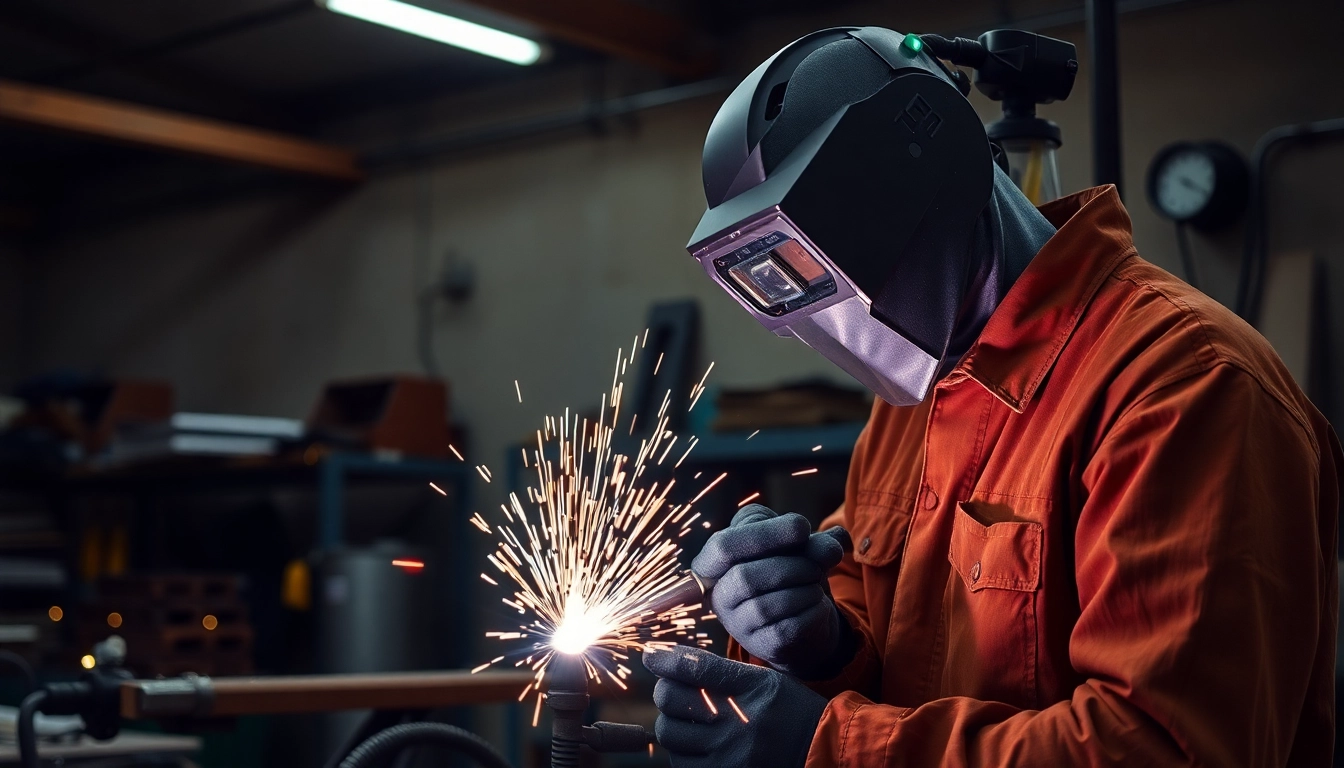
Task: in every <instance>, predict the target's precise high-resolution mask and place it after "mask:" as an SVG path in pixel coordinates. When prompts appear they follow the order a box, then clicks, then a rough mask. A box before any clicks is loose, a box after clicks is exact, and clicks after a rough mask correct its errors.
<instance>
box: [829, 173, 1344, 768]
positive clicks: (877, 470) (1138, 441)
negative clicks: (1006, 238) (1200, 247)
mask: <svg viewBox="0 0 1344 768" xmlns="http://www.w3.org/2000/svg"><path fill="white" fill-rule="evenodd" d="M1042 213H1044V214H1045V216H1046V217H1047V218H1048V219H1049V220H1050V221H1051V223H1053V224H1054V225H1055V226H1056V227H1057V228H1058V233H1057V234H1056V235H1055V236H1054V237H1053V238H1051V239H1050V241H1049V242H1048V243H1047V244H1046V245H1045V247H1044V248H1042V249H1041V251H1040V253H1039V254H1038V255H1037V256H1036V258H1035V259H1034V260H1033V261H1032V262H1031V264H1030V265H1029V266H1028V267H1027V269H1026V271H1025V272H1024V273H1023V274H1022V276H1021V277H1020V278H1019V279H1018V281H1017V282H1016V284H1014V285H1013V287H1012V289H1011V290H1010V291H1009V293H1008V295H1007V296H1006V297H1005V299H1004V301H1003V303H1002V304H1001V305H1000V306H999V307H998V309H997V310H996V311H995V312H994V313H993V315H992V316H991V317H990V318H989V321H988V323H987V324H986V325H985V328H984V330H983V331H982V332H981V334H980V337H979V339H978V341H976V342H975V344H974V345H973V346H972V348H971V349H970V350H969V351H968V352H967V354H966V355H965V357H964V358H963V359H962V361H961V362H960V364H959V365H958V366H957V367H956V368H955V369H954V370H953V371H952V373H951V374H949V375H948V376H947V377H946V378H945V379H944V380H942V381H941V382H939V383H938V384H937V386H936V387H935V388H934V391H933V393H932V394H931V395H930V397H929V398H928V399H927V400H926V401H925V402H924V403H923V404H921V405H918V406H914V407H910V408H895V407H892V406H889V405H887V404H886V403H883V402H882V401H881V400H878V401H877V404H876V407H875V408H874V409H873V413H872V418H871V419H870V421H869V422H868V426H867V428H866V429H865V430H864V432H863V435H862V436H861V437H860V438H859V441H858V444H857V445H856V447H855V449H854V458H853V463H852V465H851V468H850V471H849V480H848V486H847V489H846V493H845V503H844V506H843V508H842V509H841V510H840V511H839V512H837V513H836V515H835V516H833V517H832V518H831V520H829V521H828V522H827V524H830V523H835V522H841V523H843V524H844V525H845V526H846V527H848V528H849V530H850V532H851V533H852V534H853V537H854V542H855V549H854V553H853V554H852V556H849V557H847V558H846V559H845V561H844V562H843V563H842V564H841V565H840V566H839V567H838V568H837V569H836V571H834V572H833V574H832V576H831V580H830V585H831V590H832V592H833V594H834V596H835V599H836V602H837V604H838V605H839V607H840V610H841V611H842V612H843V613H844V614H845V615H846V617H847V618H848V619H849V621H850V623H851V624H852V626H853V627H855V629H857V631H858V632H859V634H861V635H862V648H861V649H860V650H859V652H858V655H857V656H856V658H855V659H854V661H853V662H852V663H851V664H850V665H849V666H848V667H847V668H846V669H845V670H844V672H843V673H842V674H841V675H840V676H839V677H838V678H837V679H835V680H831V681H827V682H826V683H821V684H817V685H816V686H815V687H816V689H817V690H818V691H820V692H822V693H824V694H825V695H828V696H831V697H833V698H831V700H830V704H829V706H828V707H827V708H826V712H825V714H824V715H823V717H822V720H821V723H820V725H819V726H818V728H817V732H816V736H815V739H814V740H813V743H812V748H811V751H810V752H809V754H808V758H807V766H808V768H825V767H829V766H845V767H846V768H849V767H850V766H855V767H857V766H863V767H864V768H873V767H874V766H1007V765H1014V766H1052V767H1053V766H1103V765H1107V766H1109V765H1125V766H1135V765H1158V766H1169V765H1170V766H1174V765H1200V766H1239V767H1241V768H1245V767H1246V766H1285V765H1288V766H1327V765H1329V764H1330V757H1331V752H1332V748H1333V744H1334V674H1335V632H1336V617H1337V613H1338V594H1337V593H1338V589H1339V585H1338V581H1337V578H1338V577H1337V564H1336V526H1337V517H1338V505H1339V472H1340V468H1341V467H1342V466H1344V458H1342V457H1341V454H1340V448H1339V443H1338V440H1337V439H1336V437H1335V435H1334V432H1333V431H1332V430H1331V428H1330V426H1329V425H1328V424H1327V423H1326V421H1325V419H1324V418H1323V417H1322V416H1321V414H1320V413H1319V412H1317V410H1316V409H1315V408H1314V407H1313V406H1312V404H1311V403H1310V402H1309V401H1308V400H1307V397H1306V396H1305V395H1304V394H1303V393H1302V391H1301V389H1299V388H1298V386H1297V385H1296V384H1295V383H1294V382H1293V379H1292V377H1291V376H1290V375H1289V373H1288V371H1287V370H1286V369H1285V367H1284V365H1283V363H1282V362H1281V361H1280V360H1279V358H1278V357H1277V356H1276V355H1275V353H1274V351H1273V350H1272V349H1271V348H1270V346H1269V344H1268V343H1267V342H1266V341H1265V340H1264V339H1263V338H1262V337H1261V336H1260V335H1259V334H1257V333H1256V332H1255V331H1254V330H1253V329H1251V328H1250V327H1249V326H1248V325H1246V324H1245V323H1243V322H1242V321H1241V320H1240V319H1239V318H1237V317H1236V316H1235V315H1233V314H1232V313H1231V312H1229V311H1227V310H1226V309H1225V308H1223V307H1222V306H1220V305H1219V304H1217V303H1216V302H1214V301H1213V300H1211V299H1209V298H1207V297H1205V296H1204V295H1202V294H1200V293H1199V292H1197V291H1195V290H1194V289H1192V288H1190V287H1189V286H1187V285H1186V284H1184V283H1183V282H1181V281H1180V280H1178V279H1176V278H1174V277H1172V276H1171V275H1170V274H1168V273H1166V272H1164V271H1163V270H1161V269H1158V268H1157V267H1155V266H1153V265H1152V264H1149V263H1148V262H1146V261H1144V260H1142V259H1140V258H1139V257H1138V256H1137V255H1136V253H1135V250H1134V244H1133V242H1132V238H1131V234H1130V221H1129V215H1128V213H1126V211H1125V209H1124V207H1123V206H1122V205H1121V203H1120V199H1119V197H1118V195H1117V194H1116V191H1115V188H1114V187H1101V188H1097V189H1092V190H1088V191H1086V192H1082V193H1080V194H1077V195H1073V196H1071V197H1067V198H1064V199H1062V200H1059V201H1056V202H1054V203H1051V204H1049V205H1047V206H1045V207H1044V208H1042Z"/></svg>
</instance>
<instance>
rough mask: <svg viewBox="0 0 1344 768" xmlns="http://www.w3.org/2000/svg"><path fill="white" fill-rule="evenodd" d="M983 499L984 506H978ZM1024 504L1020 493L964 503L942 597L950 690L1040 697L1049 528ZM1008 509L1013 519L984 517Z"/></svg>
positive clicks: (1025, 702)
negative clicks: (1040, 619)
mask: <svg viewBox="0 0 1344 768" xmlns="http://www.w3.org/2000/svg"><path fill="white" fill-rule="evenodd" d="M1026 503H1027V504H1033V503H1034V504H1037V505H1043V504H1045V503H1046V502H1044V501H1041V500H1034V499H1028V500H1026ZM982 506H983V507H984V510H983V512H984V513H982V514H977V508H978V507H982ZM1008 507H1013V509H1011V510H1010V509H1008ZM1018 507H1020V504H1019V501H1018V500H1013V501H1011V502H1010V503H1009V504H1008V505H1000V504H982V503H980V502H959V503H958V504H957V509H956V512H955V519H954V522H953V528H952V538H951V543H950V545H949V547H948V553H947V559H948V560H949V561H950V562H951V563H952V569H951V571H950V572H949V574H948V580H947V590H946V592H945V594H944V603H943V621H944V631H945V636H946V638H947V657H946V661H945V663H944V666H943V690H942V694H943V695H944V696H971V697H974V698H978V699H982V700H986V701H1002V702H1005V703H1008V704H1013V705H1015V706H1020V707H1027V708H1031V707H1035V706H1037V704H1038V702H1037V699H1038V694H1037V689H1036V664H1037V651H1038V643H1037V616H1036V611H1037V597H1038V594H1039V590H1040V587H1041V547H1042V539H1043V538H1044V536H1043V530H1042V527H1041V524H1040V523H1037V522H1031V521H1029V520H1027V521H1023V520H1021V518H1022V517H1023V516H1024V513H1026V512H1027V510H1024V509H1019V508H1018ZM1026 516H1028V517H1037V516H1036V515H1026ZM1003 517H1011V518H1013V519H1012V520H1010V521H1008V522H996V523H985V522H981V521H982V520H992V519H996V518H997V519H1002V518H1003ZM1037 519H1042V518H1040V517H1037Z"/></svg>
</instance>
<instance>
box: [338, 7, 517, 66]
mask: <svg viewBox="0 0 1344 768" xmlns="http://www.w3.org/2000/svg"><path fill="white" fill-rule="evenodd" d="M317 3H318V5H322V6H325V7H326V8H327V10H330V11H335V12H336V13H341V14H345V15H346V16H353V17H355V18H357V19H363V20H364V21H371V22H373V23H374V24H382V25H383V26H385V27H391V28H392V29H398V30H401V31H402V32H408V33H410V34H412V35H418V36H420V37H424V38H428V39H430V40H437V41H438V42H440V43H447V44H448V45H455V46H457V47H458V48H465V49H467V50H468V51H475V52H476V53H480V54H484V55H486V56H493V57H495V58H496V59H503V60H504V61H508V62H512V63H514V64H524V65H525V64H535V63H537V61H539V60H540V59H541V53H542V49H541V44H540V43H537V42H536V41H535V40H528V39H527V38H525V37H519V36H518V35H514V34H510V33H508V32H503V31H501V30H498V29H492V28H491V27H487V26H483V25H481V24H476V23H474V22H470V21H467V20H465V19H459V18H457V17H456V16H448V15H447V14H442V13H438V12H437V11H431V10H429V9H428V8H421V7H419V6H417V5H410V4H409V3H403V2H400V0H317Z"/></svg>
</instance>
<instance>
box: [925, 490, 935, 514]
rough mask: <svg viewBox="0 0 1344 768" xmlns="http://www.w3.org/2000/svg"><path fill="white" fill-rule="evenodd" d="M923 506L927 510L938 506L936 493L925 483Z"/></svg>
mask: <svg viewBox="0 0 1344 768" xmlns="http://www.w3.org/2000/svg"><path fill="white" fill-rule="evenodd" d="M924 508H925V509H928V510H933V509H937V508H938V494H936V493H934V491H933V489H932V488H930V487H928V486H927V485H926V486H924Z"/></svg>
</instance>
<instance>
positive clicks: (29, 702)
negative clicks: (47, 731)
mask: <svg viewBox="0 0 1344 768" xmlns="http://www.w3.org/2000/svg"><path fill="white" fill-rule="evenodd" d="M46 701H47V692H46V691H33V692H32V693H30V694H28V695H27V696H25V697H24V699H23V703H22V704H20V705H19V719H18V722H17V723H16V725H17V727H18V730H19V763H20V764H21V765H22V766H23V768H39V764H40V761H39V760H38V759H37V726H36V725H34V724H33V718H34V717H35V716H36V715H37V711H38V710H39V709H41V708H42V705H43V704H45V703H46Z"/></svg>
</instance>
